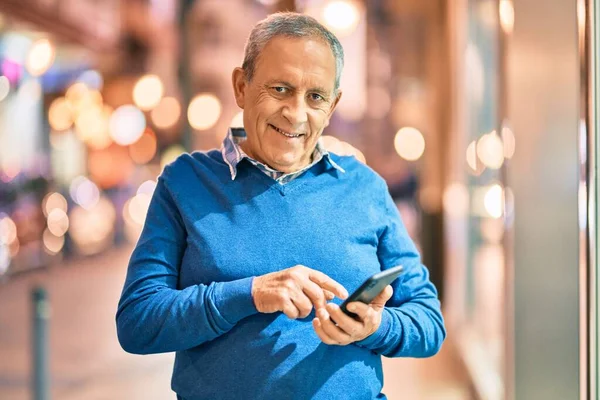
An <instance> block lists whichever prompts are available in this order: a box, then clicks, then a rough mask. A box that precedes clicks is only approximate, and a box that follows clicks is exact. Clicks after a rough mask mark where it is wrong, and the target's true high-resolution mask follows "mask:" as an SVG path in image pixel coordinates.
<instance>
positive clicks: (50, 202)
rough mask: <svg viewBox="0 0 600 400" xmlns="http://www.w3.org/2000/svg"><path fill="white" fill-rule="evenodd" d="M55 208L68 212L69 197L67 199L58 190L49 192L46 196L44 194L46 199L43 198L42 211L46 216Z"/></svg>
mask: <svg viewBox="0 0 600 400" xmlns="http://www.w3.org/2000/svg"><path fill="white" fill-rule="evenodd" d="M54 209H59V210H62V211H64V212H67V199H65V198H64V196H63V195H62V194H60V193H57V192H52V193H48V194H47V195H46V196H44V200H42V211H43V212H44V215H45V216H46V217H47V216H48V215H49V214H50V212H51V211H52V210H54Z"/></svg>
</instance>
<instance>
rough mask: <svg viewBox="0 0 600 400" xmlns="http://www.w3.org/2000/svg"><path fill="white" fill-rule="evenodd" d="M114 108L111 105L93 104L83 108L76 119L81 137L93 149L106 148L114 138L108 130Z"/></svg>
mask: <svg viewBox="0 0 600 400" xmlns="http://www.w3.org/2000/svg"><path fill="white" fill-rule="evenodd" d="M112 112H113V110H112V108H111V107H110V106H103V107H97V106H92V107H89V108H86V109H85V110H83V111H82V112H81V113H80V114H79V116H78V117H77V119H76V120H75V127H76V130H75V131H76V133H77V136H78V137H79V139H80V140H81V141H82V142H84V143H86V144H87V145H88V146H90V147H91V148H93V149H105V148H107V147H108V146H110V145H111V143H112V139H111V137H110V133H109V130H108V121H109V119H110V116H111V114H112Z"/></svg>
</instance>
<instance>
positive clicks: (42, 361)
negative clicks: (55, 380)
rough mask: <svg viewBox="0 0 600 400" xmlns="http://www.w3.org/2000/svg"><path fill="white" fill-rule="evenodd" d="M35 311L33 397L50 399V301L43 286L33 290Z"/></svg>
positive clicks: (36, 399)
mask: <svg viewBox="0 0 600 400" xmlns="http://www.w3.org/2000/svg"><path fill="white" fill-rule="evenodd" d="M31 300H32V311H33V335H32V336H33V343H32V345H33V382H32V383H33V388H32V389H33V399H34V400H50V371H49V368H48V359H49V357H48V353H49V352H48V320H49V319H50V303H49V301H48V294H47V292H46V289H44V288H43V287H36V288H34V289H33V290H32V292H31Z"/></svg>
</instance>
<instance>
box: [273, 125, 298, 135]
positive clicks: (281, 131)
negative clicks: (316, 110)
mask: <svg viewBox="0 0 600 400" xmlns="http://www.w3.org/2000/svg"><path fill="white" fill-rule="evenodd" d="M269 126H270V127H271V128H273V129H275V130H276V131H277V132H279V133H281V134H282V135H283V136H285V137H289V138H298V137H300V136H304V134H303V133H290V132H286V131H284V130H282V129H279V128H278V127H276V126H275V125H272V124H269Z"/></svg>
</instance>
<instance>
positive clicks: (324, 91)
mask: <svg viewBox="0 0 600 400" xmlns="http://www.w3.org/2000/svg"><path fill="white" fill-rule="evenodd" d="M308 91H309V92H313V93H317V94H320V95H321V96H323V97H326V96H329V95H330V94H331V92H330V91H329V90H327V89H325V88H322V87H315V88H311V89H308Z"/></svg>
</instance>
